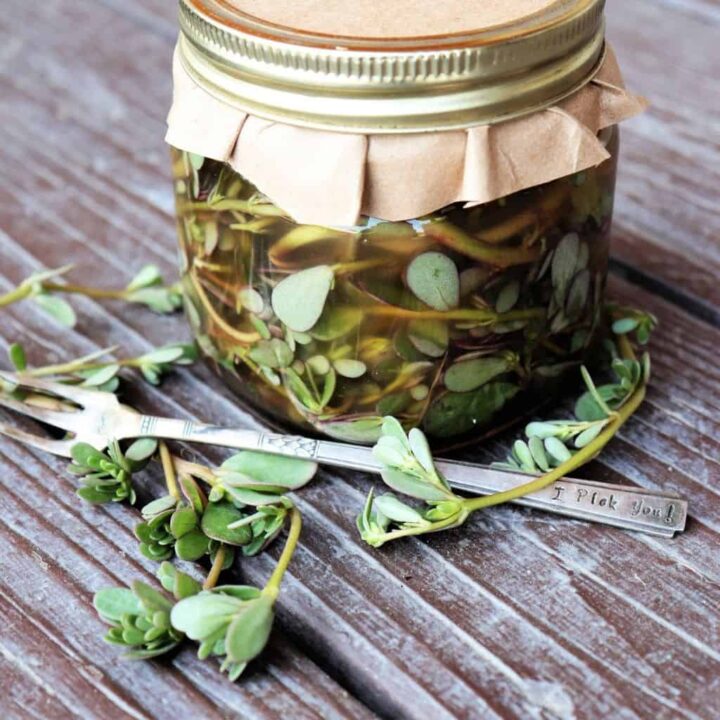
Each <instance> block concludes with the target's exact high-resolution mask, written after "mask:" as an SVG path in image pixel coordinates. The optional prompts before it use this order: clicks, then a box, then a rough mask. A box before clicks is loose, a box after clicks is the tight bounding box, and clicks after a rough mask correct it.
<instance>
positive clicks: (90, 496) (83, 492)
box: [75, 487, 114, 505]
mask: <svg viewBox="0 0 720 720" xmlns="http://www.w3.org/2000/svg"><path fill="white" fill-rule="evenodd" d="M75 494H76V495H77V496H78V497H79V498H80V499H81V500H84V501H85V502H87V503H90V504H91V505H102V504H103V503H108V502H112V501H113V499H114V495H113V493H111V492H108V491H106V490H97V489H95V488H93V487H81V488H78V489H77V490H76V491H75Z"/></svg>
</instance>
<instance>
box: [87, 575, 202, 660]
mask: <svg viewBox="0 0 720 720" xmlns="http://www.w3.org/2000/svg"><path fill="white" fill-rule="evenodd" d="M157 575H158V579H159V580H160V583H161V585H162V586H163V588H164V589H165V590H166V591H167V592H170V593H172V595H173V599H174V600H183V599H185V598H188V597H191V596H193V595H196V594H197V593H199V592H200V591H201V590H202V585H200V583H199V582H197V580H194V579H193V578H192V577H190V576H189V575H186V574H185V573H182V572H180V571H179V570H177V569H175V568H174V567H173V566H172V565H171V564H170V563H163V564H162V565H161V566H160V568H159V569H158V572H157ZM93 604H94V606H95V609H96V610H97V613H98V615H99V616H100V618H101V619H102V620H103V621H104V622H106V623H107V624H108V625H110V629H109V630H108V631H107V633H106V634H105V636H104V640H105V641H106V642H108V643H111V644H112V645H120V646H122V647H124V648H126V652H125V653H124V654H123V658H124V659H126V660H147V659H150V658H154V657H157V656H159V655H164V654H165V653H168V652H170V651H172V650H175V649H176V648H177V647H178V645H180V643H181V642H182V641H183V639H184V635H183V633H182V632H180V631H179V630H176V629H175V628H174V627H173V626H172V624H171V622H170V613H171V612H172V609H173V607H174V605H175V603H174V601H173V600H171V599H170V598H169V597H168V596H167V595H165V594H164V593H162V592H160V591H158V590H156V589H155V588H153V587H151V586H150V585H148V584H147V583H144V582H141V581H139V580H135V581H134V582H133V583H132V584H131V585H130V587H129V588H103V589H102V590H98V592H96V593H95V596H94V598H93Z"/></svg>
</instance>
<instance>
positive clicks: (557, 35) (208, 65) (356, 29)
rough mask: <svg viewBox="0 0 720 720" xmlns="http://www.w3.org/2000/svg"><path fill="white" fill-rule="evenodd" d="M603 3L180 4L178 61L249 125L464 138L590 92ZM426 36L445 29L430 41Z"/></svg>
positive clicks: (200, 0) (246, 0)
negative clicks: (253, 120)
mask: <svg viewBox="0 0 720 720" xmlns="http://www.w3.org/2000/svg"><path fill="white" fill-rule="evenodd" d="M603 7H604V0H514V2H512V3H510V2H507V0H484V2H477V1H475V2H472V1H471V0H444V2H442V3H438V2H437V0H354V2H351V3H350V2H347V0H273V2H267V0H180V22H181V30H182V33H181V38H180V43H179V58H180V61H181V63H182V65H183V67H184V69H185V71H186V72H187V73H188V74H189V75H190V76H191V77H192V78H193V80H194V81H195V82H196V83H197V84H198V85H199V86H200V87H202V88H203V89H205V90H206V91H207V92H209V93H211V94H212V95H214V96H215V97H217V98H218V99H220V100H222V101H223V102H225V103H227V104H230V105H233V106H235V107H237V108H240V109H242V110H244V111H246V112H248V113H251V114H252V115H254V116H257V117H262V118H266V119H270V120H275V121H282V122H285V123H288V124H292V125H296V126H298V125H299V126H304V127H313V128H322V129H330V130H334V131H336V132H337V131H340V132H343V131H346V132H368V133H375V134H377V133H402V132H421V131H438V130H448V129H454V128H467V127H471V126H476V125H480V124H489V123H495V122H499V121H502V120H507V119H509V118H512V117H517V116H520V115H525V114H529V113H533V112H536V111H538V110H540V109H542V108H545V107H549V106H551V105H554V104H556V103H557V102H559V101H560V100H562V99H563V98H565V97H567V96H569V95H571V94H572V93H574V92H575V91H576V90H578V89H579V88H580V87H582V86H584V85H585V84H587V83H588V82H589V80H590V79H591V78H592V77H593V76H594V74H595V73H596V71H597V69H598V68H599V67H600V65H601V62H602V57H603V52H604V18H603ZM432 28H437V29H438V30H439V32H437V33H433V32H432V31H430V29H432Z"/></svg>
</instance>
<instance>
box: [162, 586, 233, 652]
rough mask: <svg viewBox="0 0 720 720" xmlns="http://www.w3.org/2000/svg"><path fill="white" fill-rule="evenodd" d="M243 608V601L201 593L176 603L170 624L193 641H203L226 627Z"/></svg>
mask: <svg viewBox="0 0 720 720" xmlns="http://www.w3.org/2000/svg"><path fill="white" fill-rule="evenodd" d="M242 607H243V601H242V600H236V599H235V598H232V597H230V596H228V595H219V594H215V593H208V592H201V593H198V594H197V595H193V596H192V597H189V598H185V599H184V600H180V602H178V603H176V604H175V607H173V609H172V612H171V614H170V622H172V626H173V627H174V628H175V629H176V630H179V631H180V632H182V633H185V634H186V635H187V636H188V637H189V638H190V639H191V640H202V639H204V638H206V637H209V636H210V635H212V634H214V633H216V632H218V631H219V630H221V629H222V628H223V627H224V626H226V625H227V624H228V623H229V622H230V620H231V619H232V618H233V616H234V615H236V614H237V613H238V612H239V611H240V610H241V609H242Z"/></svg>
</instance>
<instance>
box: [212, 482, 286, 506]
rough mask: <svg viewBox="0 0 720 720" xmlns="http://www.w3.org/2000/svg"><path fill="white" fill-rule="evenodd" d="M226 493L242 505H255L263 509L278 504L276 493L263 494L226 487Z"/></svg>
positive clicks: (245, 489)
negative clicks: (265, 506)
mask: <svg viewBox="0 0 720 720" xmlns="http://www.w3.org/2000/svg"><path fill="white" fill-rule="evenodd" d="M224 490H225V493H226V494H227V495H228V496H229V497H230V498H232V500H233V501H234V502H238V503H240V504H242V505H253V506H256V507H261V506H263V505H274V504H275V503H277V502H278V499H279V498H278V496H277V494H275V493H263V492H257V491H255V490H248V489H247V488H242V487H233V486H226V487H224Z"/></svg>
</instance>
